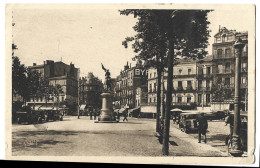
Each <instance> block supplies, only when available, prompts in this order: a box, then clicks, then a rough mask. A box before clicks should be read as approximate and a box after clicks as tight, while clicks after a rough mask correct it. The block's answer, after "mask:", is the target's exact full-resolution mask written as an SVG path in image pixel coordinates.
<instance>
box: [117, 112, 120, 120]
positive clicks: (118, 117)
mask: <svg viewBox="0 0 260 168" xmlns="http://www.w3.org/2000/svg"><path fill="white" fill-rule="evenodd" d="M117 121H118V122H119V121H120V113H119V111H117Z"/></svg>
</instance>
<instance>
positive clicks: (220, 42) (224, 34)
mask: <svg viewBox="0 0 260 168" xmlns="http://www.w3.org/2000/svg"><path fill="white" fill-rule="evenodd" d="M239 37H240V38H241V39H242V41H243V43H245V46H244V48H243V51H242V58H241V91H240V92H241V93H242V97H241V100H242V103H243V104H244V105H246V104H247V76H248V74H247V67H248V65H247V63H248V32H236V30H228V29H227V28H225V27H223V28H221V29H219V32H218V33H217V34H215V36H214V39H215V40H214V44H213V45H212V55H213V60H212V61H213V62H214V64H215V66H214V67H215V68H214V70H213V71H214V77H213V85H214V88H215V90H219V92H222V93H223V95H221V96H219V95H217V96H218V97H214V98H213V101H214V102H221V101H222V102H224V103H226V104H227V105H232V104H233V96H234V82H235V81H234V80H235V73H234V71H235V49H234V47H233V45H234V43H235V41H236V40H237V39H238V38H239ZM226 108H228V107H226ZM230 108H231V109H232V107H230Z"/></svg>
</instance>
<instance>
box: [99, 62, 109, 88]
mask: <svg viewBox="0 0 260 168" xmlns="http://www.w3.org/2000/svg"><path fill="white" fill-rule="evenodd" d="M101 66H102V69H103V70H104V71H105V72H106V73H105V82H104V85H105V89H106V90H107V91H111V77H110V72H109V69H106V68H105V67H104V65H103V64H102V63H101Z"/></svg>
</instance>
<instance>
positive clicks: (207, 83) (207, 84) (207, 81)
mask: <svg viewBox="0 0 260 168" xmlns="http://www.w3.org/2000/svg"><path fill="white" fill-rule="evenodd" d="M209 83H210V81H209V80H206V87H207V88H209Z"/></svg>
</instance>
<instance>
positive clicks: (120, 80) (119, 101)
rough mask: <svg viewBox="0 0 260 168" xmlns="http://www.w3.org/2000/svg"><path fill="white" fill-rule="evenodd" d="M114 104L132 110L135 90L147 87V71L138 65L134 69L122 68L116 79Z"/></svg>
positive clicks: (134, 101)
mask: <svg viewBox="0 0 260 168" xmlns="http://www.w3.org/2000/svg"><path fill="white" fill-rule="evenodd" d="M115 83H116V86H115V102H116V105H117V106H120V107H127V108H134V107H135V103H136V100H135V99H136V88H137V87H140V86H142V85H147V70H146V69H145V68H143V66H142V65H141V64H140V63H139V64H137V65H136V66H135V67H131V65H130V66H128V62H127V64H126V65H125V66H124V70H123V71H121V72H120V75H119V76H117V77H116V81H115Z"/></svg>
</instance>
